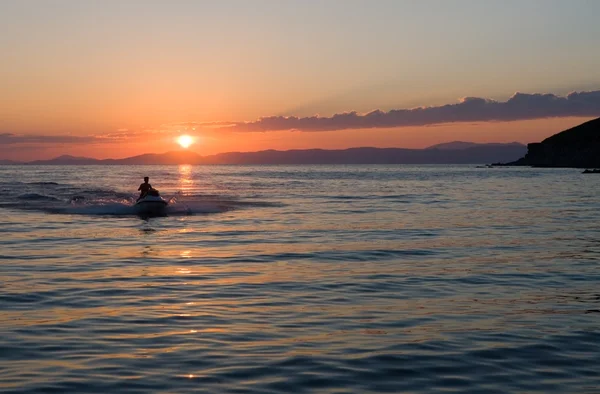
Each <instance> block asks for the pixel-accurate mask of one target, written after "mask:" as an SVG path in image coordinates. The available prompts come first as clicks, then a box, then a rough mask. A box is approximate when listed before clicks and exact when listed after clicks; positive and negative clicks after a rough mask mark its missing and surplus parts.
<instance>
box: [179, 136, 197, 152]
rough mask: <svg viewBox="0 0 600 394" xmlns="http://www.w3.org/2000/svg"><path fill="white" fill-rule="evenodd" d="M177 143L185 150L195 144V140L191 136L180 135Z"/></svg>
mask: <svg viewBox="0 0 600 394" xmlns="http://www.w3.org/2000/svg"><path fill="white" fill-rule="evenodd" d="M177 143H178V144H179V145H180V146H181V147H182V148H184V149H187V148H189V147H190V145H192V144H193V143H194V139H193V138H192V137H190V136H189V135H186V134H184V135H180V136H179V137H177Z"/></svg>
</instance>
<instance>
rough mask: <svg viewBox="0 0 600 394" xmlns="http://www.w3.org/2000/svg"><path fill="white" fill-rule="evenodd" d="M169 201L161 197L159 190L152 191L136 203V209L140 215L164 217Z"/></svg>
mask: <svg viewBox="0 0 600 394" xmlns="http://www.w3.org/2000/svg"><path fill="white" fill-rule="evenodd" d="M167 205H169V203H168V201H166V200H165V199H164V198H162V197H161V196H160V194H159V193H158V190H156V189H150V190H148V193H146V195H145V196H144V197H142V198H140V199H139V200H137V202H136V203H135V205H134V206H135V208H136V211H137V213H138V214H140V215H153V216H160V215H164V214H165V213H166V210H167Z"/></svg>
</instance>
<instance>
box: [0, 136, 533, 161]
mask: <svg viewBox="0 0 600 394" xmlns="http://www.w3.org/2000/svg"><path fill="white" fill-rule="evenodd" d="M526 150H527V149H526V147H525V145H522V144H519V143H516V142H515V143H508V144H500V143H498V144H476V143H472V142H461V141H455V142H449V143H444V144H438V145H433V146H430V147H428V148H426V149H402V148H351V149H343V150H324V149H307V150H287V151H277V150H265V151H259V152H230V153H220V154H217V155H211V156H200V155H199V154H197V153H195V152H191V151H174V152H167V153H161V154H157V153H147V154H143V155H139V156H133V157H128V158H125V159H104V160H98V159H92V158H87V157H75V156H68V155H64V156H60V157H57V158H54V159H51V160H35V161H30V162H27V163H16V162H0V163H1V164H28V165H96V164H102V165H151V164H157V165H169V164H484V163H493V162H507V161H512V160H516V159H517V158H519V157H521V156H523V155H524V154H525V153H526Z"/></svg>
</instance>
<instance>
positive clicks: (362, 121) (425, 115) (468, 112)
mask: <svg viewBox="0 0 600 394" xmlns="http://www.w3.org/2000/svg"><path fill="white" fill-rule="evenodd" d="M568 116H582V117H583V116H590V117H592V116H600V90H597V91H591V92H574V93H570V94H569V95H567V96H557V95H554V94H539V93H535V94H527V93H516V94H514V95H513V96H512V97H511V98H510V99H508V100H507V101H504V102H500V101H495V100H491V99H485V98H480V97H466V98H463V99H461V100H460V101H459V102H458V103H455V104H446V105H442V106H437V107H419V108H411V109H393V110H391V111H387V112H385V111H381V110H375V111H372V112H369V113H367V114H362V115H361V114H359V113H357V112H345V113H341V114H335V115H333V116H330V117H321V116H310V117H301V118H299V117H295V116H269V117H264V118H260V119H258V120H256V121H253V122H212V123H199V124H198V125H199V126H203V127H212V128H217V129H218V130H228V131H240V132H265V131H278V130H296V131H333V130H345V129H372V128H394V127H407V126H426V125H433V124H440V123H455V122H488V121H500V122H506V121H515V120H530V119H541V118H553V117H568Z"/></svg>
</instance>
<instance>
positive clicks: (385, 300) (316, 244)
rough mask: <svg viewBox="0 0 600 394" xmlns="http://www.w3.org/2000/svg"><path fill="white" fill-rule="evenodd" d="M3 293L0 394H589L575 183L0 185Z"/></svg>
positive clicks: (57, 180)
mask: <svg viewBox="0 0 600 394" xmlns="http://www.w3.org/2000/svg"><path fill="white" fill-rule="evenodd" d="M144 175H148V176H150V182H151V183H152V184H153V185H154V186H155V187H156V188H158V189H159V190H160V191H161V194H162V195H163V196H164V197H165V198H169V199H171V205H170V206H169V209H168V211H167V215H166V216H164V217H151V218H148V217H140V216H138V215H136V211H135V209H134V208H133V207H132V201H133V200H134V199H135V198H136V194H137V192H136V190H137V187H138V185H139V184H140V183H141V182H142V180H141V178H142V177H143V176H144ZM0 280H1V286H0V391H2V392H8V393H11V392H14V393H52V392H56V393H64V392H76V393H110V392H118V393H134V392H137V393H149V392H161V393H162V392H164V393H180V392H207V393H308V392H317V393H350V392H356V393H380V392H389V393H397V392H413V393H424V392H481V393H495V392H497V393H505V392H527V393H536V392H537V393H549V392H558V393H580V392H581V393H584V392H589V393H598V392H600V176H598V175H582V174H580V170H574V169H531V168H493V169H481V168H475V167H474V166H463V167H452V166H419V167H415V166H197V167H192V166H147V167H143V166H114V167H111V166H89V167H74V166H45V167H44V166H42V167H33V166H29V167H28V166H24V167H18V166H0Z"/></svg>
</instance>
